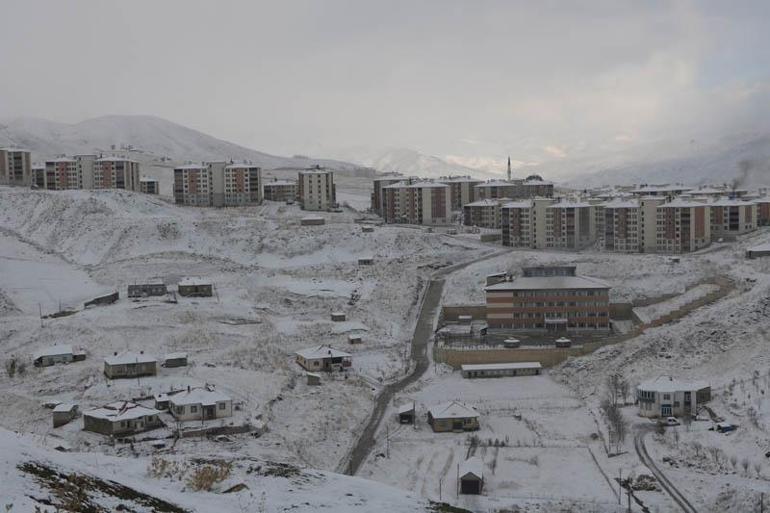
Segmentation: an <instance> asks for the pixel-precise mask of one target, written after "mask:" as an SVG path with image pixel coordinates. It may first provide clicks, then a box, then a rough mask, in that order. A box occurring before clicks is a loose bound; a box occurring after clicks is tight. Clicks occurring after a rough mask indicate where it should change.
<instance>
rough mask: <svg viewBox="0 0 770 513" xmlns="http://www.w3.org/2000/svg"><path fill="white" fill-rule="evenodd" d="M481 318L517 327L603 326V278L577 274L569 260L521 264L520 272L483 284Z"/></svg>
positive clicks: (493, 325)
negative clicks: (547, 264) (549, 264)
mask: <svg viewBox="0 0 770 513" xmlns="http://www.w3.org/2000/svg"><path fill="white" fill-rule="evenodd" d="M484 291H485V293H486V315H487V324H488V325H489V327H490V328H492V329H506V330H523V331H552V332H566V331H585V330H600V331H606V330H609V328H610V313H609V309H610V304H609V291H610V286H609V284H608V283H606V282H604V281H602V280H599V279H597V278H591V277H588V276H579V275H577V274H576V268H575V266H554V267H525V268H524V269H522V275H521V276H519V277H516V278H513V279H511V280H506V281H503V282H500V283H497V284H494V285H490V286H488V287H486V288H485V289H484Z"/></svg>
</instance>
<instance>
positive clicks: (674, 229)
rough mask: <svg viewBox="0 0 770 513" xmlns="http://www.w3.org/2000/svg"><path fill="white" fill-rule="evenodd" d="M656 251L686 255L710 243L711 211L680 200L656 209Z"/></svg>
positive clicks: (698, 204)
mask: <svg viewBox="0 0 770 513" xmlns="http://www.w3.org/2000/svg"><path fill="white" fill-rule="evenodd" d="M657 219H658V221H657V223H658V225H657V228H658V229H657V248H658V251H659V252H661V253H689V252H691V251H696V250H698V249H701V248H705V247H706V246H708V245H709V244H711V212H710V207H709V206H708V205H706V204H703V203H699V202H696V201H690V200H685V199H681V198H677V199H674V200H672V201H669V202H667V203H662V204H661V205H659V206H658V207H657Z"/></svg>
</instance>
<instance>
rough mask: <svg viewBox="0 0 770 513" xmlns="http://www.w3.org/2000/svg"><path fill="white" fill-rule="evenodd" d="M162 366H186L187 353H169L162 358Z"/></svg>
mask: <svg viewBox="0 0 770 513" xmlns="http://www.w3.org/2000/svg"><path fill="white" fill-rule="evenodd" d="M163 367H167V368H170V367H187V353H169V354H167V355H166V356H165V358H163Z"/></svg>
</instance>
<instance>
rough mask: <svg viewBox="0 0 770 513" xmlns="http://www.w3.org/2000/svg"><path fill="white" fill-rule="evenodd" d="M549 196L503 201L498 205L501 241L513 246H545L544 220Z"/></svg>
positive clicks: (545, 219) (505, 244) (540, 247)
mask: <svg viewBox="0 0 770 513" xmlns="http://www.w3.org/2000/svg"><path fill="white" fill-rule="evenodd" d="M552 203H553V200H551V199H549V198H535V199H527V200H522V201H512V202H509V203H503V204H502V205H501V207H500V228H501V229H502V243H503V245H504V246H511V247H514V248H531V249H542V248H545V247H546V232H547V230H546V224H547V223H546V221H547V217H548V216H547V211H548V207H549V206H550V205H551V204H552Z"/></svg>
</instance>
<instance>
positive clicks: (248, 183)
mask: <svg viewBox="0 0 770 513" xmlns="http://www.w3.org/2000/svg"><path fill="white" fill-rule="evenodd" d="M223 173H224V199H223V202H224V203H223V204H224V206H228V207H231V206H238V205H259V204H260V203H262V168H260V167H258V166H253V165H251V164H229V165H227V166H225V167H224V170H223ZM215 206H216V205H215Z"/></svg>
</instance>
